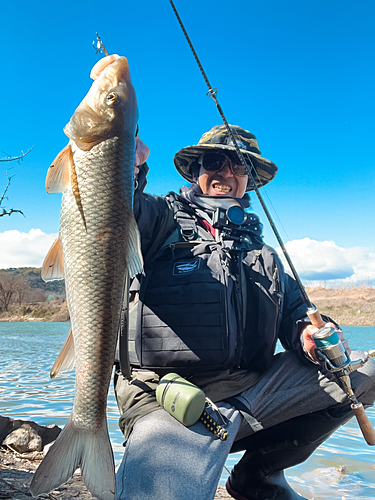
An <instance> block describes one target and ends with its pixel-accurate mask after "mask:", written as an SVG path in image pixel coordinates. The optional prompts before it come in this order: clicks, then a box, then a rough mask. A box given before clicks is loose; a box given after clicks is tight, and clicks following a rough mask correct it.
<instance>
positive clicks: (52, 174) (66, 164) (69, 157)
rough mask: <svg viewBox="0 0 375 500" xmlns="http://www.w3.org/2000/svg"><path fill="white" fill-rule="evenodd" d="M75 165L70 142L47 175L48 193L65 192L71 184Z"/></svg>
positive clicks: (54, 161)
mask: <svg viewBox="0 0 375 500" xmlns="http://www.w3.org/2000/svg"><path fill="white" fill-rule="evenodd" d="M72 165H73V152H72V148H71V146H70V144H68V145H67V146H65V148H64V149H62V150H61V151H60V153H59V154H58V155H57V156H56V158H55V159H54V160H53V162H52V165H51V166H50V167H49V169H48V172H47V177H46V191H47V193H48V194H52V193H63V192H64V191H65V189H66V188H67V187H68V185H69V181H70V169H71V167H72Z"/></svg>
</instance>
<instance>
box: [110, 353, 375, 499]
mask: <svg viewBox="0 0 375 500" xmlns="http://www.w3.org/2000/svg"><path fill="white" fill-rule="evenodd" d="M362 356H363V355H362V353H360V352H353V353H352V355H351V358H352V359H358V358H359V357H362ZM351 381H352V386H353V389H354V390H355V393H356V395H357V397H358V399H359V400H360V401H361V402H362V403H363V405H364V406H370V405H372V404H373V402H374V400H375V361H374V359H370V360H369V361H368V362H367V363H366V364H365V366H364V367H362V368H361V369H360V370H358V371H356V372H353V373H352V374H351ZM238 400H239V401H240V406H239V407H240V408H241V412H240V411H238V410H236V409H235V408H234V407H233V406H232V405H231V404H228V403H226V402H222V403H218V404H217V406H218V407H219V409H220V411H221V412H222V413H223V414H224V415H225V416H226V417H227V418H228V419H229V423H228V425H227V426H226V428H227V430H228V434H229V437H228V440H227V441H224V442H222V441H220V440H219V439H218V438H216V437H215V436H214V435H213V434H212V433H211V432H210V431H208V430H207V429H206V428H205V427H204V426H203V424H202V423H201V422H197V423H196V424H194V425H193V426H191V427H188V428H187V427H184V426H183V425H182V424H180V423H179V422H178V421H177V420H175V419H174V418H173V417H171V416H170V415H169V414H168V413H167V412H166V411H164V410H159V411H155V412H153V413H149V414H148V415H146V416H145V417H142V418H141V419H140V420H138V422H137V423H136V424H135V426H134V429H133V432H132V433H131V435H130V438H129V439H128V441H127V444H126V448H125V454H124V458H123V461H122V463H121V466H120V468H119V470H118V473H117V478H116V483H117V496H116V498H117V500H160V499H162V500H211V499H213V498H214V496H215V492H216V488H217V485H218V482H219V480H220V475H221V472H222V469H223V466H224V464H225V461H226V458H227V456H228V454H229V452H230V449H231V447H232V444H233V442H234V441H235V440H238V439H241V438H243V437H246V436H248V435H250V434H252V433H254V432H256V431H257V430H260V429H262V428H264V429H266V428H268V427H272V426H274V425H276V424H278V423H280V422H283V421H285V420H289V419H291V418H294V417H298V416H300V415H304V414H306V413H310V412H313V411H318V410H322V409H324V408H327V407H333V406H340V405H347V404H348V403H349V400H348V398H347V396H346V395H345V393H344V392H343V391H342V390H341V389H340V388H339V386H338V385H337V384H336V383H335V382H332V381H330V380H329V379H328V378H327V377H326V376H324V375H323V374H322V373H321V372H320V371H319V370H318V368H317V366H315V365H313V364H306V363H303V362H302V361H301V360H299V359H298V358H297V357H296V356H295V355H294V354H293V353H291V352H283V353H280V354H277V355H276V356H275V359H274V362H273V364H272V365H271V367H270V368H269V369H268V370H267V372H266V373H265V374H264V376H263V377H262V378H261V380H260V381H259V382H258V383H257V384H256V385H255V386H254V387H252V388H251V389H249V390H247V391H245V392H243V393H242V394H241V395H240V396H239V397H238ZM249 415H250V416H249ZM307 432H308V430H307Z"/></svg>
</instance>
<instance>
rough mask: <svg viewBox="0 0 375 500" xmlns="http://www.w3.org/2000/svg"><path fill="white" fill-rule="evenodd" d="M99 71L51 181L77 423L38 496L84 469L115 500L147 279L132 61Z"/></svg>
mask: <svg viewBox="0 0 375 500" xmlns="http://www.w3.org/2000/svg"><path fill="white" fill-rule="evenodd" d="M98 65H99V69H98V68H96V69H97V71H96V72H95V71H94V73H92V75H94V78H96V80H95V81H94V83H93V84H92V86H91V88H90V90H89V92H88V94H87V95H86V97H85V98H84V99H83V101H82V102H81V104H80V105H79V107H78V108H77V109H76V111H75V113H74V114H73V116H72V118H71V120H70V121H69V123H68V124H67V125H66V127H65V128H64V132H65V134H66V135H67V136H68V137H69V138H70V141H69V144H68V146H67V147H66V148H64V149H63V151H62V152H61V153H60V154H59V155H58V156H57V157H56V159H55V161H54V162H53V164H52V165H51V167H50V168H49V171H48V174H47V179H46V188H47V191H48V192H49V193H53V192H63V199H62V206H61V218H60V231H59V238H58V240H56V242H55V243H54V245H53V247H52V248H51V250H50V251H49V253H48V255H47V257H46V260H45V262H44V265H43V269H42V277H43V278H44V279H45V280H52V279H61V278H62V277H64V276H65V283H66V293H67V301H68V307H69V312H70V317H71V323H72V332H73V337H74V348H75V365H76V392H75V400H74V407H73V410H72V413H71V415H70V417H69V419H68V422H67V424H66V425H65V427H64V429H63V432H62V433H61V434H60V436H59V437H58V439H57V440H56V442H55V444H54V445H53V446H52V448H51V449H50V450H49V452H48V453H47V455H46V457H45V458H44V460H43V462H42V463H41V464H40V466H39V468H38V470H37V471H36V473H35V475H34V478H33V480H32V482H31V486H30V491H31V493H32V495H33V496H37V495H39V494H41V493H48V492H50V491H51V490H53V489H55V488H57V487H58V486H60V485H61V484H63V483H65V482H66V481H68V480H69V479H70V477H71V476H72V475H73V473H74V472H75V470H76V469H77V468H78V467H80V468H81V473H82V476H83V479H84V481H85V484H86V486H87V488H88V490H89V491H90V492H91V493H92V495H93V496H95V497H97V498H99V499H100V500H112V499H114V497H115V474H114V461H113V452H112V447H111V444H110V439H109V435H108V429H107V419H106V406H107V393H108V388H109V383H110V378H111V373H112V368H113V363H114V356H115V347H116V339H117V334H118V330H119V322H120V317H121V308H122V303H123V298H124V293H125V289H126V281H127V276H128V273H129V275H130V276H134V275H135V274H138V273H140V272H142V259H141V254H140V245H139V234H138V229H137V224H136V222H135V219H134V216H133V213H132V198H133V176H134V160H135V144H136V138H135V136H136V129H137V119H138V108H137V101H136V96H135V92H134V88H133V85H132V83H131V79H130V73H129V67H128V62H127V59H126V58H125V57H119V56H110V57H109V58H105V61H104V62H103V60H102V62H99V63H98ZM94 68H95V67H94Z"/></svg>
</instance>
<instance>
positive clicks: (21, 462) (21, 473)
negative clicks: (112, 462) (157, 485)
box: [0, 416, 232, 500]
mask: <svg viewBox="0 0 375 500" xmlns="http://www.w3.org/2000/svg"><path fill="white" fill-rule="evenodd" d="M60 432H61V429H60V428H59V427H57V426H56V425H53V426H48V427H46V426H40V425H38V424H36V423H35V422H29V421H25V420H14V419H11V418H8V417H2V416H0V499H1V500H3V499H4V500H8V499H9V500H30V498H31V494H30V492H29V486H30V483H31V480H32V478H33V475H34V472H35V471H36V469H37V468H38V466H39V464H40V462H41V461H42V460H43V458H44V456H45V455H46V453H47V451H48V449H49V448H50V446H51V445H52V444H53V442H54V440H55V439H56V437H57V436H58V435H59V433H60ZM42 497H43V498H44V499H49V500H77V499H78V500H92V499H93V497H92V495H91V494H90V493H89V492H88V491H87V488H86V486H85V484H84V482H83V480H82V477H81V474H80V472H79V470H78V471H77V472H76V473H75V474H74V476H73V477H72V478H71V479H70V480H69V481H68V482H67V483H66V484H64V485H63V486H60V487H59V488H57V489H56V490H53V491H52V492H51V493H49V494H48V495H42ZM231 498H232V497H230V496H229V495H228V493H227V492H226V490H225V488H223V487H221V486H219V487H218V489H217V491H216V495H215V500H229V499H231Z"/></svg>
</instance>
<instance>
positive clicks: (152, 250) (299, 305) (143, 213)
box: [134, 193, 309, 372]
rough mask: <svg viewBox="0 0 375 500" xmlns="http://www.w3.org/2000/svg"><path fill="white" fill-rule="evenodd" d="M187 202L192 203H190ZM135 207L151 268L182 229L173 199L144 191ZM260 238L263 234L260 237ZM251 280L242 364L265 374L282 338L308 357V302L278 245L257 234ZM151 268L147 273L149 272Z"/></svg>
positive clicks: (247, 262) (247, 267)
mask: <svg viewBox="0 0 375 500" xmlns="http://www.w3.org/2000/svg"><path fill="white" fill-rule="evenodd" d="M185 203H186V206H188V204H187V202H186V201H185ZM134 211H135V216H136V220H137V223H138V227H139V230H140V234H141V244H142V253H143V256H144V261H145V268H146V270H147V266H148V264H149V263H150V262H152V259H153V258H154V256H155V255H156V253H157V251H158V249H159V248H160V246H162V245H163V243H164V242H165V240H167V238H168V236H169V235H170V234H171V233H173V232H174V231H175V230H176V227H177V222H176V220H175V219H174V213H173V209H172V208H171V205H170V203H169V202H168V201H167V197H158V196H152V195H149V194H145V193H138V194H136V196H135V203H134ZM258 236H259V235H258ZM243 263H244V271H245V277H246V283H247V292H246V295H247V298H246V304H247V306H246V307H245V312H244V314H245V315H246V325H245V329H244V345H243V352H242V357H241V361H240V364H239V365H238V366H239V367H240V368H245V369H250V370H252V371H257V372H262V371H264V370H265V369H266V368H267V366H268V365H269V364H270V362H271V360H272V356H273V354H274V352H275V346H276V342H277V340H278V339H280V341H281V343H282V345H283V347H284V348H285V349H287V350H293V351H294V352H295V353H296V354H297V355H298V356H299V357H301V358H303V359H306V358H305V354H304V351H303V349H302V344H301V339H300V336H301V330H302V328H303V327H304V326H305V325H306V322H309V320H308V318H307V316H306V312H307V306H306V304H305V302H304V299H303V296H302V293H301V291H300V290H299V287H298V285H297V283H296V281H295V280H294V279H293V278H292V277H291V276H290V275H289V274H287V273H285V271H284V268H283V265H282V263H281V261H280V259H279V257H278V255H277V253H276V251H275V250H274V249H272V248H271V247H269V246H267V245H265V244H264V243H263V242H262V239H260V238H259V237H258V238H257V244H256V245H255V248H253V249H252V250H251V251H250V252H248V253H247V255H246V256H245V258H244V259H243ZM146 272H147V271H146Z"/></svg>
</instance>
